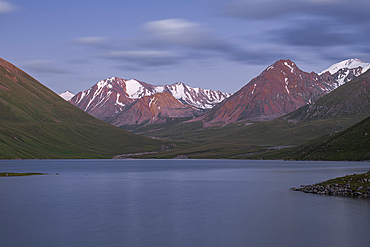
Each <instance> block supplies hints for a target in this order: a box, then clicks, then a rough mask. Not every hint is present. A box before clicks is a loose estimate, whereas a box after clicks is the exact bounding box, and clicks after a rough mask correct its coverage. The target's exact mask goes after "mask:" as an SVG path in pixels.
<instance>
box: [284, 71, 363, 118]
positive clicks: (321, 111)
mask: <svg viewBox="0 0 370 247" xmlns="http://www.w3.org/2000/svg"><path fill="white" fill-rule="evenodd" d="M368 115H370V71H367V72H366V73H364V74H362V75H361V76H359V77H357V78H355V79H353V80H352V81H350V82H348V83H346V84H345V85H343V86H341V87H339V88H337V89H336V90H334V91H333V92H331V93H330V94H327V95H325V96H323V97H322V98H320V99H318V100H317V101H315V102H313V103H312V104H309V105H306V106H304V107H302V108H300V109H298V110H297V111H295V112H292V113H290V114H288V115H286V116H285V117H284V119H287V120H290V121H293V122H299V121H313V120H320V119H327V118H339V117H352V116H363V118H364V117H366V116H368Z"/></svg>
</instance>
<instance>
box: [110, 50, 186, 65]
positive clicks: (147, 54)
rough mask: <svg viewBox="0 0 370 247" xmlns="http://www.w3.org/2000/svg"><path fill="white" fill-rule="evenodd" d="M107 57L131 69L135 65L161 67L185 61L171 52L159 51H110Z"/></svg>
mask: <svg viewBox="0 0 370 247" xmlns="http://www.w3.org/2000/svg"><path fill="white" fill-rule="evenodd" d="M105 57H106V58H109V59H114V60H118V61H120V62H121V63H125V64H129V65H130V66H131V67H132V66H134V65H139V66H145V67H148V66H149V67H161V66H166V65H172V64H175V63H178V62H179V61H180V60H183V59H184V58H183V57H180V56H179V55H176V54H174V53H171V52H169V51H157V50H130V51H109V52H107V53H106V54H105Z"/></svg>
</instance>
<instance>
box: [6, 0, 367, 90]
mask: <svg viewBox="0 0 370 247" xmlns="http://www.w3.org/2000/svg"><path fill="white" fill-rule="evenodd" d="M369 9H370V1H368V0H248V1H247V0H231V1H230V0H228V1H227V0H195V1H194V0H187V1H176V0H172V1H167V0H157V1H148V0H144V1H141V0H136V1H122V0H121V1H119V0H105V1H101V0H94V1H91V0H90V1H87V0H79V1H75V0H74V1H72V0H63V1H50V0H33V1H27V0H26V1H23V0H0V57H1V58H3V59H5V60H7V61H9V62H11V63H13V64H15V65H16V66H18V67H20V68H21V69H23V70H25V71H26V72H28V73H29V74H31V75H32V76H33V77H35V78H36V79H38V80H39V81H40V82H41V83H43V84H44V85H46V86H47V87H49V88H50V89H52V90H54V91H55V92H57V93H61V92H63V91H65V90H70V91H72V92H74V93H77V92H79V91H82V90H85V89H87V88H89V87H91V86H92V85H93V84H95V83H96V82H98V81H99V80H102V79H106V78H108V77H112V76H118V77H121V78H125V79H130V78H136V79H138V80H141V81H144V82H147V83H150V84H154V85H164V84H172V83H175V82H178V81H181V82H183V83H185V84H188V85H190V86H193V87H202V88H210V89H214V90H221V91H224V92H229V93H234V92H235V91H237V90H238V89H240V88H241V87H242V86H244V85H245V84H246V83H248V82H249V81H250V80H251V79H252V78H253V77H255V76H257V75H259V74H260V73H261V72H262V71H263V70H264V69H265V68H266V67H268V66H269V65H270V64H272V63H274V62H275V61H276V60H279V59H291V60H292V61H294V62H296V64H297V65H298V67H300V68H301V69H302V70H305V71H308V72H311V71H315V72H320V71H321V70H323V69H326V68H327V67H329V66H330V65H332V64H333V63H336V62H339V61H341V60H344V59H348V58H359V59H360V60H362V61H364V62H370V45H369V40H370V15H369V14H368V11H369Z"/></svg>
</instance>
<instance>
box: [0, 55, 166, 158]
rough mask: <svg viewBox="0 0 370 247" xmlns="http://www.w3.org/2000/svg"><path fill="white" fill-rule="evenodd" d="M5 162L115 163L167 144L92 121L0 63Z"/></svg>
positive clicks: (0, 148) (0, 144) (0, 137)
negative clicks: (107, 160) (119, 158)
mask: <svg viewBox="0 0 370 247" xmlns="http://www.w3.org/2000/svg"><path fill="white" fill-rule="evenodd" d="M0 112H1V115H0V158H2V159H14V158H27V159H29V158H110V157H112V156H114V155H118V154H125V153H136V152H143V151H148V150H151V151H153V150H158V149H160V148H161V145H162V144H163V142H161V141H158V140H153V139H151V138H147V137H143V136H138V135H134V134H132V133H129V132H126V131H124V130H122V129H119V128H117V127H115V126H112V125H110V124H108V123H105V122H103V121H101V120H99V119H96V118H94V117H92V116H91V115H89V114H87V113H85V112H84V111H82V110H80V109H79V108H77V107H75V106H73V105H72V104H70V103H68V102H67V101H65V100H64V99H62V98H61V97H59V96H58V95H57V94H55V93H54V92H52V91H51V90H50V89H48V88H47V87H45V86H44V85H42V84H41V83H39V82H38V81H37V80H35V79H34V78H32V77H31V76H30V75H28V74H27V73H25V72H24V71H22V70H20V69H19V68H17V67H16V66H14V65H12V64H10V63H9V62H7V61H5V60H3V59H0Z"/></svg>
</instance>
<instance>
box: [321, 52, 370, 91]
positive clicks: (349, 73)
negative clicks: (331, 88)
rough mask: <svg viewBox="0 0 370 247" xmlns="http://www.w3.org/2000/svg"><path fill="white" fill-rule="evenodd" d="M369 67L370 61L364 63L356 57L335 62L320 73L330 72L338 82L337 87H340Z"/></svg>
mask: <svg viewBox="0 0 370 247" xmlns="http://www.w3.org/2000/svg"><path fill="white" fill-rule="evenodd" d="M368 69H370V63H364V62H362V61H361V60H359V59H357V58H354V59H347V60H344V61H342V62H339V63H336V64H333V65H332V66H330V67H329V68H327V69H325V70H323V71H322V72H321V73H319V75H323V74H325V73H330V74H331V75H332V76H333V77H334V79H335V81H337V82H338V84H337V87H339V86H341V85H343V84H344V83H346V82H349V81H350V80H352V79H354V78H355V77H357V76H360V75H362V74H363V73H365V72H366V71H367V70H368Z"/></svg>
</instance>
